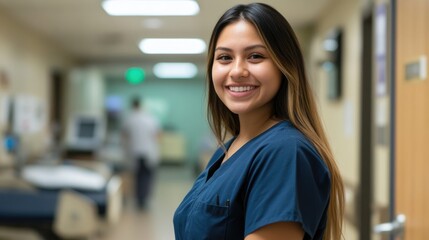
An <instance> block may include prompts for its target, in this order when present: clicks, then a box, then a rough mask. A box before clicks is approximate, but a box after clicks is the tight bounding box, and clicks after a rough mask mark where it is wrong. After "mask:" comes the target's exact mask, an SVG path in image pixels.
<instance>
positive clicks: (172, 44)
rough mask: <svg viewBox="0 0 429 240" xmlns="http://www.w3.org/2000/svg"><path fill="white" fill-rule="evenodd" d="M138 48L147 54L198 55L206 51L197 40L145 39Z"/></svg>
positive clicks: (200, 41)
mask: <svg viewBox="0 0 429 240" xmlns="http://www.w3.org/2000/svg"><path fill="white" fill-rule="evenodd" d="M139 48H140V50H141V51H142V52H144V53H147V54H199V53H202V52H204V51H205V50H206V43H205V42H204V41H203V40H201V39H198V38H146V39H143V40H141V41H140V43H139Z"/></svg>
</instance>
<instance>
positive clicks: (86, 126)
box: [77, 119, 97, 138]
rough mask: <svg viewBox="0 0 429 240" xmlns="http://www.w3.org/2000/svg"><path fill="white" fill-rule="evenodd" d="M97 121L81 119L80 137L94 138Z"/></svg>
mask: <svg viewBox="0 0 429 240" xmlns="http://www.w3.org/2000/svg"><path fill="white" fill-rule="evenodd" d="M96 127H97V125H96V122H95V121H94V120H91V119H81V120H80V121H79V123H78V131H77V136H78V138H94V137H95V130H96V129H95V128H96Z"/></svg>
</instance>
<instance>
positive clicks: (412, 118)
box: [393, 0, 429, 240]
mask: <svg viewBox="0 0 429 240" xmlns="http://www.w3.org/2000/svg"><path fill="white" fill-rule="evenodd" d="M428 16H429V0H397V6H396V48H395V52H396V64H395V66H396V67H395V74H396V76H395V106H396V107H395V115H394V118H395V130H394V131H395V133H394V143H395V144H394V150H393V152H394V154H395V155H394V159H395V171H394V176H395V183H394V184H395V190H394V192H395V195H394V198H395V200H394V204H395V205H394V206H395V211H396V213H395V214H404V215H405V216H406V223H405V238H404V239H406V240H419V239H422V240H423V239H429V216H428V215H429V80H428V78H427V76H424V74H423V75H422V76H416V75H415V73H416V72H418V71H417V70H418V64H419V63H420V64H423V65H425V66H424V68H426V70H427V67H428V66H427V60H426V62H425V60H424V59H425V58H426V59H427V57H428V56H429V24H428V23H429V17H428ZM416 64H417V65H416ZM407 68H408V71H407V70H406V69H407ZM406 72H408V77H407V73H406ZM413 72H414V73H413ZM426 75H427V74H426Z"/></svg>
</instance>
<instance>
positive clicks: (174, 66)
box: [153, 63, 198, 79]
mask: <svg viewBox="0 0 429 240" xmlns="http://www.w3.org/2000/svg"><path fill="white" fill-rule="evenodd" d="M153 73H154V74H155V76H156V77H158V78H171V79H175V78H193V77H195V76H196V75H197V73H198V69H197V66H195V64H193V63H157V64H155V66H154V67H153Z"/></svg>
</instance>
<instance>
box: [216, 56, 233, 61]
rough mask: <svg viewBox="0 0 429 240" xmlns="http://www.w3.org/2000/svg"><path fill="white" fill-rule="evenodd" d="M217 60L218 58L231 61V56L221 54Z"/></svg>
mask: <svg viewBox="0 0 429 240" xmlns="http://www.w3.org/2000/svg"><path fill="white" fill-rule="evenodd" d="M216 60H218V61H229V60H231V57H229V56H227V55H220V56H218V57H217V58H216Z"/></svg>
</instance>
